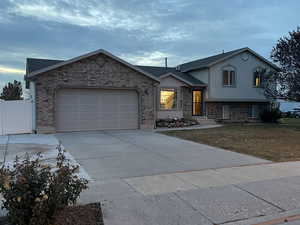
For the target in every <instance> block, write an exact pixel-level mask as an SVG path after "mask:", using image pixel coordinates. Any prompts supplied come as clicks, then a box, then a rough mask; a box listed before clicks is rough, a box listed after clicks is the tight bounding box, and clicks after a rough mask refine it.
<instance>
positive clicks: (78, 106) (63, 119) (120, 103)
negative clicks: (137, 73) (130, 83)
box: [56, 89, 138, 131]
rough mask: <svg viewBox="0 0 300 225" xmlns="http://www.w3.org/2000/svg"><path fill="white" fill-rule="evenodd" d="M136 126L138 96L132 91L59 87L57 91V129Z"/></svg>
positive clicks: (129, 127) (77, 129)
mask: <svg viewBox="0 0 300 225" xmlns="http://www.w3.org/2000/svg"><path fill="white" fill-rule="evenodd" d="M137 128H138V96H137V93H136V92H135V91H132V90H100V89H62V90H59V91H58V93H57V98H56V129H57V131H84V130H105V129H137Z"/></svg>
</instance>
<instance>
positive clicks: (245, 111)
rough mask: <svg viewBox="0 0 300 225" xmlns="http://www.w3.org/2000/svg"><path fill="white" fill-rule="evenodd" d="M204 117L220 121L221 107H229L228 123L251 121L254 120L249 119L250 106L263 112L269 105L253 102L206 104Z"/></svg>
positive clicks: (221, 116)
mask: <svg viewBox="0 0 300 225" xmlns="http://www.w3.org/2000/svg"><path fill="white" fill-rule="evenodd" d="M205 104H206V115H207V118H209V119H220V120H221V119H222V118H223V105H229V107H230V121H251V120H255V119H253V118H249V110H250V107H251V106H252V105H259V106H260V109H261V110H263V109H265V108H266V107H268V106H269V103H261V102H253V103H245V102H207V103H205Z"/></svg>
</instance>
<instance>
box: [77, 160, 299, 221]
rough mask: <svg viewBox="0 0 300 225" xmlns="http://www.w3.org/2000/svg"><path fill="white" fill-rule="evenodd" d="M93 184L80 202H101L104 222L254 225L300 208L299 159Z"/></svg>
mask: <svg viewBox="0 0 300 225" xmlns="http://www.w3.org/2000/svg"><path fill="white" fill-rule="evenodd" d="M90 185H91V189H90V190H89V191H88V192H86V193H84V194H83V195H82V197H81V202H83V203H86V202H89V201H90V200H92V201H95V200H96V199H98V200H99V201H101V202H102V204H103V212H104V220H105V224H106V225H119V224H120V225H121V224H122V225H124V224H128V225H129V224H130V225H141V224H146V225H169V224H170V225H172V224H180V225H181V224H182V225H195V224H196V225H198V224H199V225H200V224H208V225H212V224H228V225H229V224H230V225H234V224H237V225H243V224H245V225H250V224H255V223H253V221H254V222H257V223H258V222H262V221H268V220H271V219H273V218H279V217H284V216H286V215H295V213H296V212H297V209H299V210H300V162H290V163H272V164H262V165H252V166H239V167H232V168H220V169H215V170H214V169H209V170H201V171H190V172H183V173H169V174H160V175H154V176H145V177H134V178H128V179H118V180H110V181H103V182H99V181H97V182H96V181H95V182H93V183H91V184H90ZM291 210H293V211H292V212H291V213H289V212H290V211H291ZM299 213H300V212H299ZM298 222H299V223H298V224H300V221H298Z"/></svg>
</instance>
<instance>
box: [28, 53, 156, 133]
mask: <svg viewBox="0 0 300 225" xmlns="http://www.w3.org/2000/svg"><path fill="white" fill-rule="evenodd" d="M26 70H27V74H26V77H25V79H26V82H27V83H28V86H29V88H30V89H31V95H32V99H33V100H34V103H35V109H34V111H35V112H34V114H35V115H34V117H35V118H34V125H33V126H34V129H35V130H36V132H38V133H54V132H62V131H90V130H108V129H153V128H154V126H155V115H156V97H155V96H156V86H157V85H158V84H159V82H160V81H159V79H158V78H156V77H155V76H153V75H152V74H149V73H147V72H145V71H143V70H141V69H140V68H138V67H136V66H133V65H131V64H130V63H128V62H126V61H124V60H122V59H120V58H118V57H116V56H114V55H112V54H111V53H109V52H107V51H105V50H102V49H100V50H97V51H95V52H91V53H88V54H85V55H82V56H78V57H75V58H73V59H70V60H66V61H62V60H48V59H30V60H28V62H27V67H26Z"/></svg>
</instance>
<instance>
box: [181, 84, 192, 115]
mask: <svg viewBox="0 0 300 225" xmlns="http://www.w3.org/2000/svg"><path fill="white" fill-rule="evenodd" d="M181 92H182V111H183V117H184V118H186V119H191V118H192V105H193V99H192V90H191V88H189V87H181Z"/></svg>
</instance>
